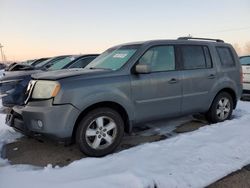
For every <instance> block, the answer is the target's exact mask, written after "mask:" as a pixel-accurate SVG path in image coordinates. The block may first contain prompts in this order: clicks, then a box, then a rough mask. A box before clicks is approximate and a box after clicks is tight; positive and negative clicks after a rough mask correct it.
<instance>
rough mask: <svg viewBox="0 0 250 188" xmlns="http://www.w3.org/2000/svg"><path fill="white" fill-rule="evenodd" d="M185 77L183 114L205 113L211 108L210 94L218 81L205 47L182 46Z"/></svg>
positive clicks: (182, 64) (182, 65)
mask: <svg viewBox="0 0 250 188" xmlns="http://www.w3.org/2000/svg"><path fill="white" fill-rule="evenodd" d="M178 52H179V54H180V56H181V69H182V75H183V81H182V82H183V98H182V114H188V113H193V112H203V111H205V110H207V109H208V107H209V104H210V102H209V99H210V97H209V94H210V91H211V90H212V87H213V85H214V83H215V80H216V68H215V67H214V66H213V64H212V61H211V56H210V51H209V48H208V47H207V46H203V45H180V46H179V47H178Z"/></svg>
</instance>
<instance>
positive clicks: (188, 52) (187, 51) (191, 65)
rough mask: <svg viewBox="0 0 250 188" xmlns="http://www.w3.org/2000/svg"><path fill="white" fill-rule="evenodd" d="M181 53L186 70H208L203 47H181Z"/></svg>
mask: <svg viewBox="0 0 250 188" xmlns="http://www.w3.org/2000/svg"><path fill="white" fill-rule="evenodd" d="M181 53H182V66H183V69H184V70H190V69H204V68H207V65H206V58H205V55H204V49H203V46H188V45H187V46H181ZM207 53H209V52H207ZM209 64H211V59H210V62H209ZM210 66H211V65H210Z"/></svg>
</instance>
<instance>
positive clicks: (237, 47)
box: [233, 43, 242, 56]
mask: <svg viewBox="0 0 250 188" xmlns="http://www.w3.org/2000/svg"><path fill="white" fill-rule="evenodd" d="M233 47H234V49H235V51H236V52H237V54H238V55H239V56H240V55H242V48H241V47H240V45H239V44H238V43H234V44H233Z"/></svg>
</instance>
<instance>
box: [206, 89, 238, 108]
mask: <svg viewBox="0 0 250 188" xmlns="http://www.w3.org/2000/svg"><path fill="white" fill-rule="evenodd" d="M221 92H226V93H228V94H230V95H231V97H232V99H233V105H234V106H233V108H234V109H235V108H236V106H237V96H236V93H235V91H234V90H233V89H232V88H230V87H226V88H223V89H221V90H219V91H218V92H217V93H216V95H215V97H214V98H213V101H214V99H215V98H216V96H218V95H219V94H220V93H221ZM213 101H212V103H211V104H210V107H211V105H212V104H213Z"/></svg>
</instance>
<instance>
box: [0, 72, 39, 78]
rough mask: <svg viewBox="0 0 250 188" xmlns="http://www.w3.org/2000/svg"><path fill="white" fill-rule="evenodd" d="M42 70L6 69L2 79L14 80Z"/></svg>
mask: <svg viewBox="0 0 250 188" xmlns="http://www.w3.org/2000/svg"><path fill="white" fill-rule="evenodd" d="M39 72H42V71H41V70H30V71H10V72H9V71H6V72H3V74H2V76H1V78H0V80H12V79H17V78H21V77H25V76H31V75H32V74H36V73H39Z"/></svg>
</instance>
